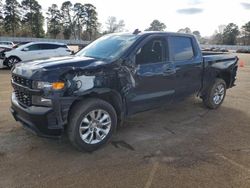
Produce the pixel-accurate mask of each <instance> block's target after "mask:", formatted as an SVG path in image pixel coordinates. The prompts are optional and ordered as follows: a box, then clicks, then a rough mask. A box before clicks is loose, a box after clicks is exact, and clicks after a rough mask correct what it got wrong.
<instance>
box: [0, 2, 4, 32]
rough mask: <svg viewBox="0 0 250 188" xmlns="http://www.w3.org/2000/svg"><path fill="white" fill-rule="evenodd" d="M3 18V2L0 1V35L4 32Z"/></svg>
mask: <svg viewBox="0 0 250 188" xmlns="http://www.w3.org/2000/svg"><path fill="white" fill-rule="evenodd" d="M3 18H4V16H3V2H2V0H0V35H3V34H4V32H3V30H4V28H3Z"/></svg>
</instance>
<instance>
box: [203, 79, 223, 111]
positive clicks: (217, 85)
mask: <svg viewBox="0 0 250 188" xmlns="http://www.w3.org/2000/svg"><path fill="white" fill-rule="evenodd" d="M226 88H227V87H226V82H225V81H224V80H223V79H220V78H217V79H216V80H215V82H214V84H212V85H211V86H210V87H209V88H208V90H207V92H206V94H205V96H203V103H204V104H205V106H206V107H208V108H210V109H216V108H218V107H219V106H220V105H221V104H222V103H223V101H224V99H225V96H226Z"/></svg>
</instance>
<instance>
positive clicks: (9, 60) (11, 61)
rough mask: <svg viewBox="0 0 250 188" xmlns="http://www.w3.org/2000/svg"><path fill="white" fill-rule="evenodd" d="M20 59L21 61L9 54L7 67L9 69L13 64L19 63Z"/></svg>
mask: <svg viewBox="0 0 250 188" xmlns="http://www.w3.org/2000/svg"><path fill="white" fill-rule="evenodd" d="M20 61H21V59H20V58H18V57H14V56H11V57H9V58H8V60H7V63H6V64H7V67H8V68H9V69H11V68H12V67H13V66H14V65H15V64H17V63H19V62H20Z"/></svg>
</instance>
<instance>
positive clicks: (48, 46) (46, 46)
mask: <svg viewBox="0 0 250 188" xmlns="http://www.w3.org/2000/svg"><path fill="white" fill-rule="evenodd" d="M40 47H41V49H42V50H53V49H56V48H58V45H55V44H46V43H44V44H40Z"/></svg>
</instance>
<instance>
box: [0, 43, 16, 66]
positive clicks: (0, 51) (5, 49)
mask: <svg viewBox="0 0 250 188" xmlns="http://www.w3.org/2000/svg"><path fill="white" fill-rule="evenodd" d="M12 49H13V48H9V47H0V68H4V67H6V66H5V65H3V62H4V59H5V52H8V51H11V50H12Z"/></svg>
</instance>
